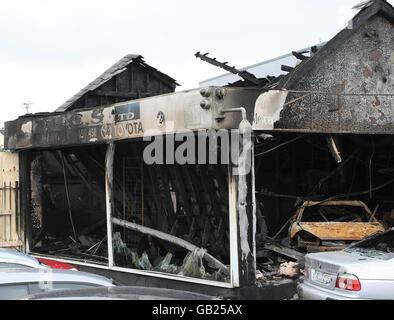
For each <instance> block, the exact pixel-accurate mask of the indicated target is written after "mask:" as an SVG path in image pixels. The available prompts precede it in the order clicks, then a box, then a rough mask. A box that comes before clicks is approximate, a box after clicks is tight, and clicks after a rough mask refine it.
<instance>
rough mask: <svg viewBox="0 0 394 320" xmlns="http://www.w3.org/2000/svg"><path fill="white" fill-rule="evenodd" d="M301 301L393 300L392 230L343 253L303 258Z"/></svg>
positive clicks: (321, 254) (376, 235) (316, 254)
mask: <svg viewBox="0 0 394 320" xmlns="http://www.w3.org/2000/svg"><path fill="white" fill-rule="evenodd" d="M298 295H299V297H300V299H304V300H330V299H333V300H352V299H356V300H363V299H372V300H393V299H394V228H391V229H389V230H387V231H385V232H382V233H378V234H375V235H373V236H370V237H368V238H366V239H364V240H362V241H360V242H357V243H356V244H353V245H351V246H349V247H348V248H346V249H344V250H342V251H336V252H335V251H334V252H319V253H311V254H307V255H306V256H305V278H304V280H303V282H302V283H301V284H299V285H298Z"/></svg>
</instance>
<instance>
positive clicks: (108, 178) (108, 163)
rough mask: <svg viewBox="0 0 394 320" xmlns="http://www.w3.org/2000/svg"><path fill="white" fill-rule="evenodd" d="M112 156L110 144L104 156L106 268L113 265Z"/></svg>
mask: <svg viewBox="0 0 394 320" xmlns="http://www.w3.org/2000/svg"><path fill="white" fill-rule="evenodd" d="M114 154H115V144H114V143H113V142H111V143H110V144H109V145H108V147H107V152H106V155H105V201H106V212H107V241H108V267H110V268H112V267H113V265H114V255H113V247H112V222H111V218H112V213H113V212H114V211H115V203H114V191H113V180H114V171H113V167H114Z"/></svg>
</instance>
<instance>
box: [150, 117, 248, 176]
mask: <svg viewBox="0 0 394 320" xmlns="http://www.w3.org/2000/svg"><path fill="white" fill-rule="evenodd" d="M143 141H147V142H150V143H149V144H148V145H147V146H146V147H145V148H144V151H143V160H144V162H145V163H146V164H148V165H152V164H180V165H184V164H226V165H229V164H232V167H233V169H232V171H233V172H232V174H233V175H246V174H248V173H249V172H250V170H251V167H252V148H253V142H252V131H251V130H244V131H243V132H241V133H240V131H239V130H238V129H232V130H226V129H219V130H214V129H208V130H197V131H192V130H187V129H184V130H182V131H179V132H176V131H175V130H174V123H173V122H172V121H167V122H166V134H165V135H163V132H162V131H160V130H157V129H149V130H147V131H146V132H145V133H144V136H143Z"/></svg>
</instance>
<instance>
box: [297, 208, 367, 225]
mask: <svg viewBox="0 0 394 320" xmlns="http://www.w3.org/2000/svg"><path fill="white" fill-rule="evenodd" d="M368 219H369V215H368V213H367V212H366V211H365V209H364V208H363V207H359V206H350V205H315V206H309V207H305V209H304V212H303V214H302V218H301V221H303V222H368Z"/></svg>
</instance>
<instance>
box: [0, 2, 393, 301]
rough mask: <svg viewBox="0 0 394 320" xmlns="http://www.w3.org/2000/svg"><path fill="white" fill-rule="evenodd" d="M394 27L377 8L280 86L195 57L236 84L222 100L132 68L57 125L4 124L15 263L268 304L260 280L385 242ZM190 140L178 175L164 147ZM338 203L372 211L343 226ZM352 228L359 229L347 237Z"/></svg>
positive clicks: (137, 64)
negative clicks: (36, 259)
mask: <svg viewBox="0 0 394 320" xmlns="http://www.w3.org/2000/svg"><path fill="white" fill-rule="evenodd" d="M393 18H394V9H393V8H392V7H391V5H390V4H388V3H387V2H385V1H374V2H373V3H372V4H370V5H368V6H366V7H364V8H362V10H361V11H360V12H359V13H358V14H357V15H356V16H355V17H354V19H353V20H352V28H345V29H344V30H342V31H341V32H339V33H338V34H337V35H336V36H335V37H334V38H333V39H332V40H330V41H329V42H327V43H326V44H325V45H324V46H322V47H321V48H319V50H317V48H311V50H310V52H309V55H306V53H302V54H301V53H297V52H294V55H295V56H296V57H297V58H298V59H299V60H300V63H299V64H298V65H297V66H296V67H295V68H289V67H286V66H284V67H283V68H282V69H283V70H286V71H288V73H287V74H283V75H281V76H279V77H270V76H267V77H266V78H263V79H257V78H256V77H254V76H253V75H252V74H250V73H247V72H242V71H239V70H237V69H236V68H234V67H232V68H231V67H228V66H227V64H226V63H220V62H218V61H217V60H216V59H211V58H209V57H208V55H207V54H205V55H201V54H200V53H197V54H196V56H197V57H198V58H201V59H202V60H204V61H206V62H209V63H213V64H215V65H216V66H219V67H222V68H225V69H226V70H228V71H230V72H233V73H235V74H238V75H239V76H240V77H241V78H242V79H243V80H242V81H238V82H236V83H232V84H229V85H228V86H224V87H207V88H202V89H194V90H187V91H180V92H175V88H176V86H177V85H178V84H177V82H176V81H175V80H174V79H172V78H170V77H169V76H167V75H165V74H163V73H161V72H159V71H158V70H156V69H154V68H152V67H150V66H149V65H147V64H146V63H145V62H144V60H143V58H142V57H141V56H139V55H128V56H126V57H125V58H124V59H122V60H121V61H119V62H118V63H117V64H115V65H114V66H113V67H111V68H110V69H109V70H107V71H106V72H105V73H104V74H102V75H101V76H100V77H99V78H97V79H96V80H95V81H93V82H92V83H91V84H90V85H88V86H87V87H86V88H84V89H83V90H81V91H80V92H79V93H78V94H77V95H75V96H74V97H72V98H71V99H70V100H69V101H67V102H66V103H65V104H64V105H62V106H61V107H60V108H58V109H57V110H56V111H55V112H53V113H45V114H42V113H41V114H29V115H25V116H23V117H20V118H18V119H16V120H14V121H10V122H7V123H6V124H5V145H6V148H7V149H8V150H10V151H13V152H17V153H18V155H19V171H20V179H19V185H20V188H21V190H20V191H21V198H20V201H21V221H22V229H23V232H24V233H23V243H24V250H25V251H26V252H30V253H32V254H35V255H40V256H56V258H57V259H58V260H60V261H65V262H68V261H71V262H72V263H73V264H74V265H77V266H78V268H80V269H81V270H93V269H94V270H95V272H96V273H102V274H105V275H108V274H110V275H111V277H113V278H114V279H115V280H117V281H118V282H120V283H124V284H127V285H144V286H161V287H168V288H179V286H182V287H183V288H184V289H186V290H192V291H196V292H200V293H204V294H211V295H221V296H225V297H236V298H245V297H246V298H266V299H269V298H272V299H275V297H278V296H279V295H280V294H279V291H278V290H279V289H278V287H277V286H273V285H272V282H271V280H279V279H283V277H286V274H289V273H286V271H283V270H284V269H286V268H289V269H294V268H297V263H300V262H301V261H302V259H303V257H304V254H305V252H307V251H313V250H338V249H339V248H343V247H345V246H346V245H348V244H350V243H351V242H353V241H358V240H361V239H362V238H364V237H366V236H370V235H371V234H373V233H375V232H382V231H384V230H385V229H387V227H388V225H389V223H390V221H386V222H382V220H383V218H384V217H385V216H387V213H389V212H392V210H393V209H394V201H393V200H392V192H391V190H392V189H391V187H392V184H393V183H394V157H393V151H394V139H393V134H394V127H393V125H392V123H393V119H394V113H393V108H392V106H393V87H394V78H393V74H394V69H393V65H394V50H393V48H394V38H393V36H392V35H393V34H394V30H393V21H394V19H393ZM225 132H227V133H230V132H231V134H232V136H231V139H230V140H231V141H233V139H234V140H235V141H236V142H237V147H238V149H239V152H238V153H236V157H235V159H231V160H234V161H229V159H230V158H231V156H232V155H231V156H230V154H229V152H230V151H231V150H229V149H228V148H226V143H225V142H226V139H225V137H224V136H225V135H224V134H223V135H221V134H222V133H225ZM179 133H182V136H178V134H179ZM212 133H216V135H214V136H212ZM229 135H230V134H229ZM248 136H250V141H251V143H239V141H244V140H242V139H244V138H245V137H248ZM189 137H192V139H191V140H193V141H199V142H202V143H204V146H205V147H203V148H201V146H200V145H198V147H197V145H193V146H194V147H193V148H194V149H195V152H194V156H193V157H191V158H190V159H189V158H188V159H189V160H188V161H185V163H177V162H176V161H174V158H173V156H171V154H170V153H168V151H167V150H169V149H176V150H179V152H180V153H182V154H183V153H184V152H183V151H184V150H185V145H186V143H187V141H189V140H188V138H189ZM212 139H213V140H214V141H215V142H216V144H215V148H213V149H212V147H211V144H212V141H213V140H212ZM237 139H238V140H237ZM153 142H160V143H161V146H162V150H161V151H162V152H161V153H160V152H158V149H154V150H153V149H152V143H153ZM189 150H190V149H189ZM148 151H149V152H148ZM181 151H182V152H181ZM147 152H148V153H149V155H151V156H153V158H154V159H156V160H162V161H152V162H151V163H149V162H147V161H145V159H144V154H146V153H147ZM188 155H189V154H188ZM160 157H161V158H162V159H160ZM208 158H209V159H216V160H215V161H213V162H212V161H207V159H208ZM195 159H199V160H204V161H205V162H204V161H196V160H195ZM248 164H249V166H250V167H249V168H248V169H250V170H239V169H245V168H244V166H246V167H247V166H248ZM237 169H238V171H239V172H238V174H234V172H235V171H234V170H236V171H237ZM335 203H336V204H338V207H340V206H341V205H342V207H341V208H335ZM330 205H331V208H329V207H330ZM344 205H350V206H353V207H357V209H360V208H362V209H363V210H366V209H365V208H367V209H368V208H374V209H375V210H374V211H373V212H371V210H369V209H368V212H367V213H366V216H363V215H362V214H358V213H357V212H358V211H357V210H356V211H357V212H351V214H353V216H352V217H350V215H349V217H348V216H347V214H346V213H344V210H345V209H344V208H343V206H344ZM317 207H319V208H320V209H321V208H323V210H321V211H316V213H317V215H311V216H313V217H312V218H311V219H310V220H309V221H305V222H306V224H304V225H302V223H303V222H304V221H303V220H302V219H301V218H302V215H304V218H305V217H306V213H307V211H308V210H309V209H312V208H317ZM299 208H302V212H301V211H300V209H299ZM328 209H330V210H331V211H330V210H328ZM353 209H354V208H353ZM297 210H298V212H297ZM349 210H350V209H349ZM351 210H352V209H351ZM345 211H346V210H345ZM296 213H297V215H296ZM335 214H338V217H337V218H334V219H332V218H331V215H335ZM329 215H330V217H328V216H329ZM354 215H356V216H354ZM294 217H295V218H294ZM338 219H339V220H338ZM341 219H345V221H340V220H341ZM332 220H336V221H332ZM386 220H387V219H386ZM294 223H295V224H294ZM308 223H315V225H311V224H309V225H308ZM336 224H338V225H339V224H341V226H340V230H339V229H338V228H339V227H338V228H337V229H335V230H333V229H332V226H333V225H336ZM357 224H364V226H365V230H361V231H359V234H357V236H354V237H349V236H347V237H346V236H343V234H345V235H349V234H350V233H351V229H352V228H353V227H354V226H355V225H357ZM367 225H368V228H370V229H371V230H369V231H368V230H366V229H367V227H366V226H367ZM308 227H309V229H307V228H308ZM314 228H315V229H314ZM330 228H331V229H330ZM317 229H319V230H317ZM372 229H373V230H372ZM289 230H290V232H288V231H289ZM319 232H320V233H319ZM323 233H324V234H325V236H323V235H322V234H323ZM336 233H337V235H338V234H339V233H342V235H341V236H337V237H336V236H335V234H336ZM311 238H312V239H311ZM316 239H317V240H316ZM335 241H339V242H335ZM289 261H290V262H291V264H287V265H283V263H288V262H289ZM281 264H282V267H283V268H282V269H280V270H279V271H278V268H279V266H280V265H281ZM290 273H291V275H290V276H289V277H290V278H293V277H295V274H296V273H297V272H294V273H292V272H290ZM286 285H287V286H288V288H294V289H295V284H293V283H292V282H285V283H284V286H286ZM290 291H291V290H290ZM245 293H246V294H245Z"/></svg>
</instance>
